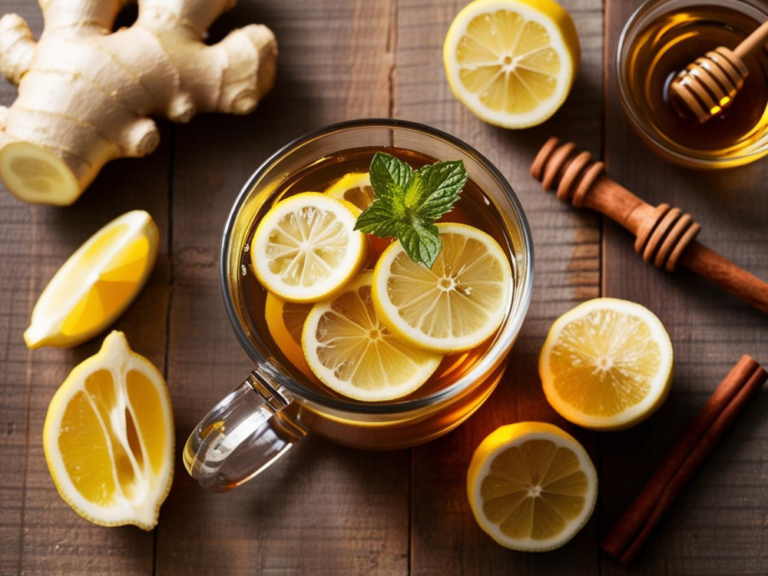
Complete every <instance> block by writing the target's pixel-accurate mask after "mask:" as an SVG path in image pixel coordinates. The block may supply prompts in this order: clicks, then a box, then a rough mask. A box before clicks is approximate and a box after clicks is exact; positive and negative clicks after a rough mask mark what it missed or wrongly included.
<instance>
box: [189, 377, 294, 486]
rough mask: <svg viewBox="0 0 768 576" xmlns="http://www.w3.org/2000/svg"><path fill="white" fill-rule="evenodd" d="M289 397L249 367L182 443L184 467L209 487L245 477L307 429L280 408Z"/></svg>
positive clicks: (240, 481) (238, 482)
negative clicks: (238, 381) (236, 384)
mask: <svg viewBox="0 0 768 576" xmlns="http://www.w3.org/2000/svg"><path fill="white" fill-rule="evenodd" d="M292 402H293V397H292V396H291V394H290V393H289V392H288V391H286V390H285V389H284V388H283V387H282V386H279V387H277V388H276V387H275V386H273V385H272V384H270V383H269V382H268V381H267V380H266V379H265V378H264V377H263V376H261V375H260V374H259V373H258V371H257V370H253V371H252V372H251V373H250V375H249V376H248V378H246V379H245V381H244V382H243V383H242V384H241V385H240V386H238V387H237V388H235V389H234V390H233V391H232V392H231V393H230V394H229V395H228V396H227V397H226V398H224V399H223V400H222V401H221V402H219V403H218V404H217V405H216V406H215V407H214V408H213V410H211V411H210V412H209V413H208V415H207V416H206V417H205V418H203V420H202V421H201V422H200V424H198V425H197V426H196V427H195V429H194V430H193V431H192V434H190V436H189V439H188V440H187V444H186V446H185V447H184V466H186V468H187V472H189V473H190V475H191V476H192V477H193V478H194V479H195V480H197V481H198V483H199V484H200V486H202V487H203V488H205V489H206V490H209V491H211V492H226V491H227V490H231V489H232V488H236V487H238V486H240V485H241V484H244V483H245V482H247V481H248V480H250V479H251V478H253V477H254V476H256V475H257V474H258V473H260V472H261V471H262V470H264V469H266V468H267V467H268V466H270V465H271V464H272V463H273V462H274V461H275V460H277V459H278V458H280V456H282V455H283V454H285V453H286V452H287V451H288V449H289V448H290V447H291V446H293V445H294V444H295V443H296V442H298V441H299V440H301V439H302V438H304V436H306V435H307V430H306V428H304V427H303V426H302V425H301V424H299V423H298V422H295V421H294V420H293V419H292V418H291V417H290V416H288V415H287V414H286V413H285V412H284V410H285V408H286V407H287V406H288V405H290V404H291V403H292Z"/></svg>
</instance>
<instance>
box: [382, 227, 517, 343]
mask: <svg viewBox="0 0 768 576" xmlns="http://www.w3.org/2000/svg"><path fill="white" fill-rule="evenodd" d="M437 227H438V229H439V231H440V240H441V242H442V249H441V251H440V254H439V255H438V257H437V259H436V260H435V263H434V264H433V265H432V268H431V269H429V268H427V267H426V266H424V265H422V264H417V263H416V262H414V261H413V260H411V258H410V257H409V256H408V254H407V253H406V252H405V250H404V249H403V246H402V244H400V243H399V242H395V243H394V244H392V245H391V246H390V247H389V248H387V250H386V251H385V252H384V254H382V256H381V258H380V259H379V261H378V263H377V264H376V268H375V269H374V279H373V302H374V305H375V307H376V312H377V313H378V315H379V317H380V318H381V321H382V322H383V323H384V325H385V326H387V328H389V330H390V331H391V332H392V333H393V334H395V335H396V336H397V337H399V338H400V339H401V340H403V341H404V342H408V343H409V344H411V345H413V346H416V347H419V348H421V349H424V350H429V351H432V352H436V353H440V354H449V353H454V352H460V351H462V350H469V349H470V348H474V347H475V346H478V345H480V344H482V343H483V342H484V341H485V340H487V339H488V338H489V337H491V336H492V335H493V334H494V333H495V332H496V330H497V329H498V328H499V326H500V325H501V323H502V321H503V320H504V317H505V314H506V310H507V308H508V307H509V305H510V302H511V294H512V268H511V266H510V263H509V260H508V259H507V255H506V254H505V253H504V251H503V250H502V248H501V246H499V244H498V243H497V242H496V241H495V240H494V239H493V238H491V237H490V236H489V235H488V234H486V233H485V232H482V231H480V230H478V229H477V228H473V227H471V226H467V225H465V224H455V223H450V224H438V225H437Z"/></svg>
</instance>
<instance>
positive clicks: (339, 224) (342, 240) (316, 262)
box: [250, 192, 367, 302]
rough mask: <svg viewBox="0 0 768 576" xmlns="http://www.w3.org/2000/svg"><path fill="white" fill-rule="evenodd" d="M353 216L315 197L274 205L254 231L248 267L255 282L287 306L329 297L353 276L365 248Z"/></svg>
mask: <svg viewBox="0 0 768 576" xmlns="http://www.w3.org/2000/svg"><path fill="white" fill-rule="evenodd" d="M357 215H358V212H357V210H356V209H355V208H354V207H353V206H351V205H349V204H348V203H346V202H345V201H342V200H336V199H334V198H331V197H329V196H327V195H325V194H320V193H319V192H304V193H302V194H297V195H296V196H291V197H290V198H288V199H286V200H283V201H281V202H279V203H277V204H276V205H275V206H274V207H273V208H272V209H271V210H269V212H267V213H266V214H265V215H264V217H263V218H262V220H261V222H260V223H259V225H258V227H257V228H256V233H255V234H254V237H253V241H252V243H251V250H250V253H251V262H252V264H253V269H254V272H255V273H256V276H257V277H258V279H259V282H261V284H262V285H263V286H264V287H265V288H266V289H267V290H269V291H270V292H272V293H273V294H275V295H276V296H279V297H280V298H281V299H283V300H287V301H289V302H318V301H320V300H324V299H326V298H330V297H332V296H333V295H334V294H336V293H337V292H339V291H340V290H341V289H342V288H344V285H345V284H346V283H347V282H348V281H349V280H350V279H351V278H352V277H353V276H354V275H355V274H356V273H357V271H358V270H359V269H360V267H361V265H362V263H363V262H364V260H365V257H366V251H367V248H366V247H367V243H366V241H365V235H364V234H363V233H362V232H358V231H355V230H354V228H355V222H356V221H357Z"/></svg>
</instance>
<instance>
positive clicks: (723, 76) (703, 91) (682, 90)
mask: <svg viewBox="0 0 768 576" xmlns="http://www.w3.org/2000/svg"><path fill="white" fill-rule="evenodd" d="M766 40H768V21H766V22H764V23H763V24H762V25H761V26H760V27H759V28H758V29H757V30H755V31H754V32H752V34H750V35H749V36H748V37H747V38H746V39H745V40H744V41H743V42H742V43H741V44H739V45H738V46H737V47H736V48H735V49H734V50H733V51H731V50H729V49H728V48H726V47H724V46H720V47H719V48H715V49H714V50H713V51H711V52H707V53H706V54H705V55H704V56H702V57H701V58H699V59H697V60H696V61H695V62H692V63H691V64H689V65H688V66H687V67H686V69H685V70H683V71H681V72H680V74H678V76H677V78H676V79H675V80H674V82H672V87H671V89H672V95H673V98H674V101H673V103H674V104H682V105H683V107H684V108H687V109H688V110H690V111H691V112H693V113H694V114H695V115H696V118H698V120H699V122H701V123H703V122H706V121H707V120H709V119H710V118H712V117H713V116H715V115H716V114H717V113H718V112H720V111H721V110H723V109H724V108H726V107H727V106H729V105H730V104H731V102H733V98H734V96H736V92H738V91H739V90H741V87H742V86H744V79H745V78H746V77H747V75H748V74H749V70H748V69H747V67H746V65H745V64H744V58H746V57H747V56H749V55H750V54H752V53H753V52H756V51H757V50H759V49H760V48H762V46H763V44H765V42H766Z"/></svg>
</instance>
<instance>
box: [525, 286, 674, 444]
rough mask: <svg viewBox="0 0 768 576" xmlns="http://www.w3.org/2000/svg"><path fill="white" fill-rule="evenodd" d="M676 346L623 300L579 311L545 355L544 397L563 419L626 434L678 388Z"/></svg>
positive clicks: (565, 321)
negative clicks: (674, 380)
mask: <svg viewBox="0 0 768 576" xmlns="http://www.w3.org/2000/svg"><path fill="white" fill-rule="evenodd" d="M673 366H674V359H673V351H672V343H671V341H670V339H669V335H668V334H667V331H666V330H665V329H664V326H663V324H662V323H661V321H660V320H659V319H658V318H657V317H656V316H655V315H654V314H653V313H652V312H651V311H650V310H648V309H647V308H645V307H643V306H641V305H639V304H635V303H634V302H628V301H626V300H619V299H616V298H596V299H594V300H589V301H587V302H584V303H583V304H580V305H579V306H576V307H575V308H574V309H573V310H571V311H569V312H567V313H565V314H563V315H562V316H561V317H560V318H558V319H557V320H556V321H555V323H554V324H553V325H552V328H551V329H550V331H549V334H548V336H547V339H546V341H545V342H544V346H543V347H542V349H541V354H540V356H539V375H540V376H541V381H542V385H543V387H544V394H545V395H546V397H547V400H548V401H549V403H550V404H551V405H552V407H553V408H554V409H555V410H557V411H558V412H559V413H560V415H561V416H563V418H565V419H566V420H569V421H571V422H573V423H574V424H578V425H579V426H583V427H585V428H592V429H595V430H621V429H625V428H629V427H631V426H634V425H635V424H637V423H639V422H641V421H642V420H645V419H646V418H648V417H649V416H650V415H651V414H653V413H654V412H655V411H656V410H657V409H658V408H659V407H660V406H661V405H662V404H663V403H664V401H665V400H666V398H667V395H668V394H669V390H670V388H671V384H672V373H673Z"/></svg>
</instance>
